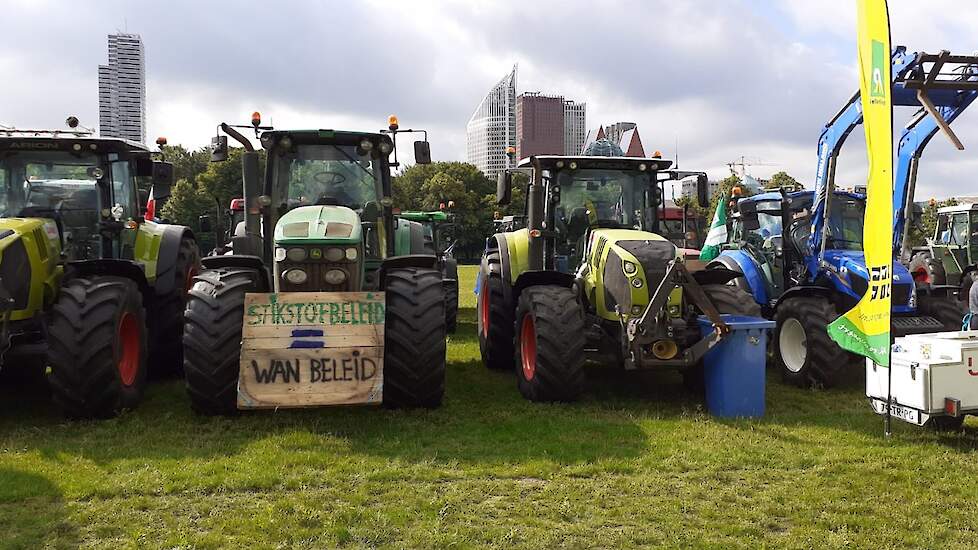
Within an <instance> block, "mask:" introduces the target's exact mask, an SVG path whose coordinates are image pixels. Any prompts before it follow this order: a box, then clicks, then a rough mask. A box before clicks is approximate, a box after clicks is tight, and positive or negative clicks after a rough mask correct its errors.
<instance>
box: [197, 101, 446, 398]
mask: <svg viewBox="0 0 978 550" xmlns="http://www.w3.org/2000/svg"><path fill="white" fill-rule="evenodd" d="M395 122H396V121H395ZM395 122H392V123H391V128H390V130H389V131H387V132H381V133H369V132H350V131H338V130H295V131H284V130H275V129H272V128H270V127H265V126H261V125H260V115H258V114H257V113H256V114H255V115H254V116H253V118H252V127H254V130H255V137H256V138H257V139H258V140H259V141H260V143H261V146H262V148H263V149H264V151H265V154H266V163H265V173H264V179H263V181H262V179H261V178H260V177H259V173H258V172H259V169H258V166H259V152H258V151H256V150H255V148H254V146H253V145H252V143H251V141H250V140H249V139H248V138H246V137H245V136H244V135H242V134H241V133H240V132H239V131H238V130H236V129H235V128H249V126H231V125H228V124H222V125H221V126H220V128H221V130H222V131H223V132H224V133H225V134H227V135H229V136H231V137H233V138H234V139H235V140H236V141H238V142H240V143H241V145H242V146H243V147H244V148H245V153H244V154H243V157H242V170H243V181H244V207H245V210H244V212H245V219H244V231H243V234H242V232H240V231H239V232H237V233H236V234H235V235H234V236H233V237H232V239H231V241H232V243H231V247H230V248H231V253H229V254H224V255H215V256H208V257H206V258H204V259H203V260H202V263H203V268H204V269H203V270H202V271H201V273H200V274H199V275H198V276H197V277H196V284H195V285H194V287H193V288H192V289H191V291H190V298H189V301H188V305H187V310H186V326H185V329H184V330H185V332H184V346H185V348H186V352H185V356H184V372H185V375H186V385H187V390H188V393H189V395H190V400H191V405H192V407H193V409H194V411H196V412H197V413H199V414H205V415H230V414H235V413H236V411H238V410H241V409H260V408H281V407H305V406H318V405H333V404H363V403H382V404H383V405H384V406H387V407H426V408H433V407H438V406H439V405H440V404H441V401H442V396H443V394H444V390H445V337H446V332H445V313H444V298H443V289H442V275H441V272H440V271H439V268H438V257H437V256H436V255H435V254H434V253H433V252H432V251H431V250H430V249H429V248H426V246H425V242H424V228H423V226H422V224H421V223H418V222H414V221H409V220H404V219H398V218H396V217H395V216H394V214H393V208H392V206H393V200H392V190H391V173H390V172H391V167H392V166H395V165H396V155H395V161H394V162H391V161H390V160H389V156H390V155H391V153H393V152H394V151H395V147H394V142H393V140H392V139H391V135H390V134H393V135H395V136H396V132H397V127H396V123H395ZM395 139H396V137H395ZM214 143H215V147H214V150H213V154H212V160H214V161H222V160H226V158H227V137H226V136H223V135H219V136H218V137H216V138H215V139H214ZM415 160H416V162H418V163H420V164H426V163H429V162H430V161H431V159H430V150H429V146H428V142H427V141H419V142H415Z"/></svg>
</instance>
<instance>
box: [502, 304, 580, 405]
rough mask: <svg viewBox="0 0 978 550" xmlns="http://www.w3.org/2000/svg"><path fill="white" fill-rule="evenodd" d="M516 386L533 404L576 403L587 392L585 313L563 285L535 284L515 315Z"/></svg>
mask: <svg viewBox="0 0 978 550" xmlns="http://www.w3.org/2000/svg"><path fill="white" fill-rule="evenodd" d="M516 319H517V331H516V352H515V353H516V360H517V364H518V368H517V383H518V386H519V390H520V393H521V394H523V397H525V398H526V399H528V400H530V401H574V400H576V399H577V398H578V397H579V396H580V395H581V392H582V391H584V312H583V310H582V309H581V306H580V304H579V303H578V301H577V296H575V295H574V292H573V291H572V290H570V289H568V288H564V287H561V286H550V285H546V286H533V287H529V288H527V289H525V290H523V292H522V293H521V294H520V299H519V305H518V307H517V311H516Z"/></svg>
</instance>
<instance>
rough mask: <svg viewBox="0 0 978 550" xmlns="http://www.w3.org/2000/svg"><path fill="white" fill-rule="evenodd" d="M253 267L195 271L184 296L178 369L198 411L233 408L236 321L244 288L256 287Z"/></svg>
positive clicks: (237, 343)
mask: <svg viewBox="0 0 978 550" xmlns="http://www.w3.org/2000/svg"><path fill="white" fill-rule="evenodd" d="M262 286H263V284H262V278H261V275H260V273H259V272H258V271H257V270H255V269H249V268H240V267H229V268H220V269H211V270H206V271H203V272H201V273H200V274H199V275H198V276H197V278H196V282H195V283H194V286H193V288H191V289H190V295H189V297H188V299H187V310H186V315H185V318H186V323H185V325H184V329H183V347H184V352H183V373H184V379H185V380H186V384H187V393H188V394H189V395H190V406H191V407H192V408H193V410H194V412H196V413H198V414H203V415H232V414H235V413H237V411H238V408H237V397H238V369H239V366H240V363H239V357H240V354H241V323H242V321H243V319H244V300H245V294H246V293H248V292H262V291H264V290H265V289H264V288H262Z"/></svg>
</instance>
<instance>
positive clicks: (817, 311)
mask: <svg viewBox="0 0 978 550" xmlns="http://www.w3.org/2000/svg"><path fill="white" fill-rule="evenodd" d="M837 316H838V315H837V314H836V312H835V309H834V308H833V307H832V304H831V303H829V302H828V300H826V299H824V298H791V299H789V300H788V301H786V302H785V303H783V304H782V305H781V306H780V307H778V311H777V314H776V316H775V320H776V321H777V327H776V328H775V332H774V354H775V357H776V358H777V363H778V365H779V367H780V369H781V376H782V378H783V379H784V380H785V382H789V383H791V384H794V385H796V386H799V387H824V388H829V387H832V386H834V385H836V384H838V383H839V381H840V379H841V377H842V375H843V373H844V372H845V371H846V368H847V367H848V366H850V365H852V364H853V363H854V362H855V356H854V355H853V354H851V353H849V352H847V351H846V350H844V349H842V348H840V347H839V345H838V344H836V343H835V342H834V341H833V340H832V339H831V338H829V333H828V326H829V323H831V322H832V321H834V320H835V318H836V317H837Z"/></svg>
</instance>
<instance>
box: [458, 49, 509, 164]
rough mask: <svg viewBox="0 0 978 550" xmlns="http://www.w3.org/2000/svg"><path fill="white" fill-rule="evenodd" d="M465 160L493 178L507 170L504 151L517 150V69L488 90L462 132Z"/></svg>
mask: <svg viewBox="0 0 978 550" xmlns="http://www.w3.org/2000/svg"><path fill="white" fill-rule="evenodd" d="M465 137H466V158H467V160H468V162H469V163H471V164H474V165H475V166H476V167H478V168H479V170H482V173H484V174H485V175H486V176H488V177H490V178H495V177H496V176H497V175H498V174H499V172H500V171H501V170H503V169H505V168H506V167H507V163H508V159H507V158H506V147H508V146H514V147H515V146H516V67H515V66H514V67H513V70H512V71H511V72H510V73H509V74H508V75H506V76H505V77H503V79H502V80H500V81H499V82H498V83H496V85H495V86H493V87H492V89H491V90H489V93H488V94H486V97H484V98H483V99H482V102H481V103H479V106H478V107H476V109H475V112H474V113H472V117H471V118H469V123H468V125H467V126H466V129H465Z"/></svg>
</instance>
